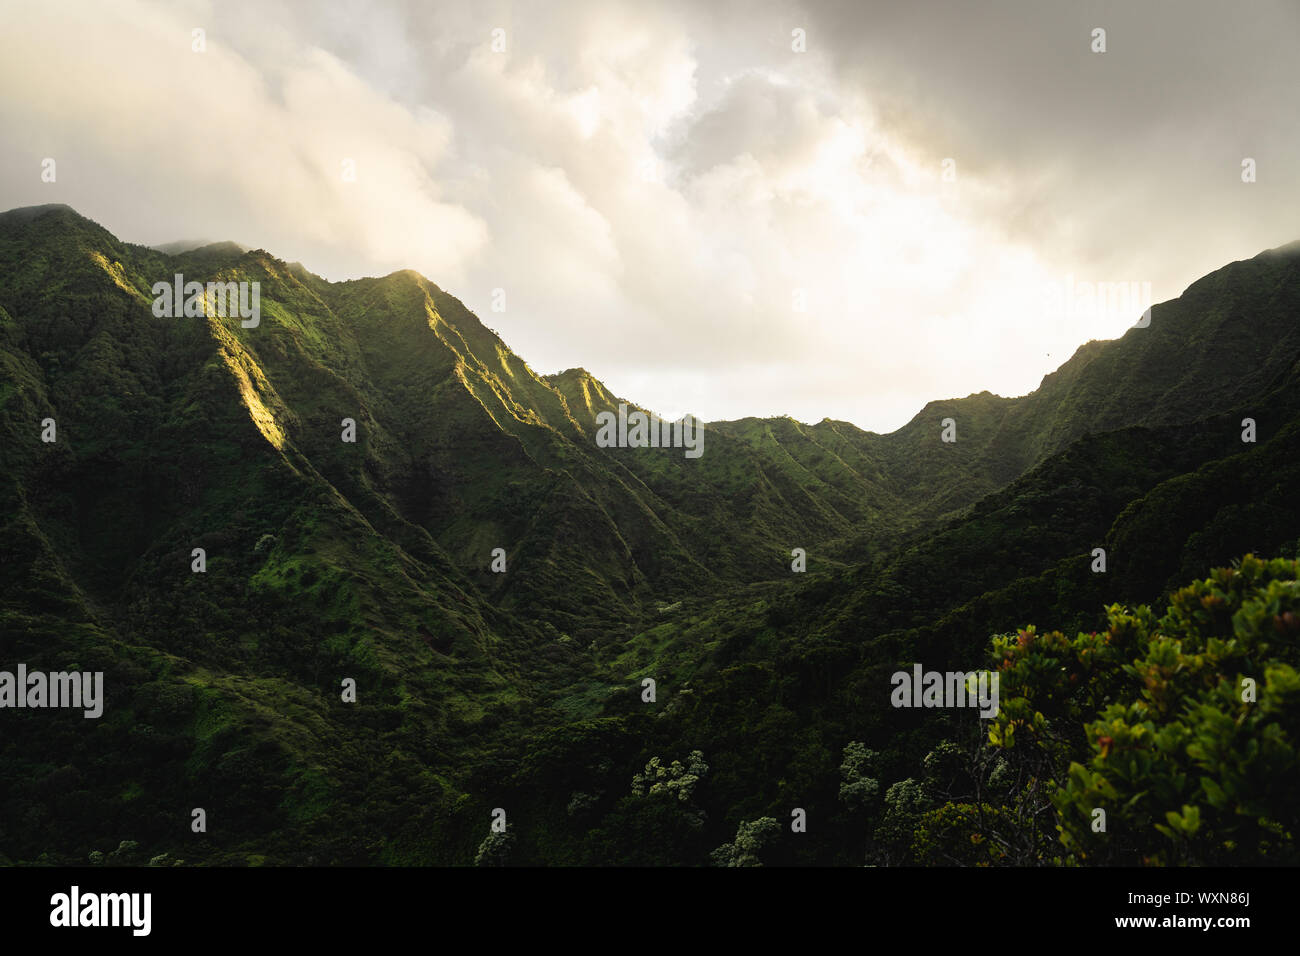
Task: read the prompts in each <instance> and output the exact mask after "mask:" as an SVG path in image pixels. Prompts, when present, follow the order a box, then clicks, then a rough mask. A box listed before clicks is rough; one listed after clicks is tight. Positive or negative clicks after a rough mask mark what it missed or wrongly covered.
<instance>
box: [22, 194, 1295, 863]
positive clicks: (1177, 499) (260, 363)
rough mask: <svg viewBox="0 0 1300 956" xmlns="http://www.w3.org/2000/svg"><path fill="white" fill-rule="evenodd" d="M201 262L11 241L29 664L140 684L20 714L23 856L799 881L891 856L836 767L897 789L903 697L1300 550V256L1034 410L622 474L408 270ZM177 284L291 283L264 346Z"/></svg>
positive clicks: (1051, 386) (761, 437) (936, 734)
mask: <svg viewBox="0 0 1300 956" xmlns="http://www.w3.org/2000/svg"><path fill="white" fill-rule="evenodd" d="M191 245H193V244H189V243H175V244H171V245H170V246H165V247H159V248H156V249H151V248H146V247H143V246H139V245H132V244H128V243H123V242H120V241H119V240H118V239H116V238H115V237H114V236H113V235H111V234H110V233H109V232H108V231H107V230H105V229H103V228H102V227H100V226H99V225H97V224H96V223H93V222H91V221H90V220H88V219H85V218H83V217H81V216H80V215H78V214H77V213H76V212H74V211H73V210H72V209H70V208H68V207H66V206H40V207H32V208H27V209H17V210H12V211H10V212H7V213H3V214H0V429H2V435H3V437H2V438H0V516H2V517H0V521H3V531H2V534H0V542H2V543H0V590H2V597H0V625H2V627H3V631H2V634H3V637H2V638H0V669H6V668H8V669H12V666H13V665H14V664H15V663H17V662H25V663H26V665H27V666H28V667H29V668H32V669H44V670H48V671H62V670H69V669H72V670H78V669H79V670H102V671H103V672H104V674H105V694H106V702H105V706H104V716H103V717H102V718H99V719H97V720H87V719H83V718H82V716H81V714H80V713H76V714H68V713H58V714H53V713H51V712H48V711H38V710H21V711H20V710H13V711H0V720H3V721H5V722H7V726H6V727H5V732H4V734H3V735H0V754H2V758H0V862H4V860H6V859H7V860H8V861H10V862H36V861H42V860H43V861H46V862H53V863H69V862H84V861H85V860H86V859H87V857H88V856H89V855H90V854H92V853H99V854H102V856H100V857H96V859H105V860H108V861H110V862H113V861H116V862H146V861H148V860H150V859H158V860H160V861H161V862H170V861H174V860H184V861H186V862H189V863H214V862H221V863H236V864H242V863H260V862H267V863H471V862H474V861H475V860H476V858H477V859H478V860H479V861H480V862H484V861H487V862H491V861H493V860H505V861H507V862H518V863H582V862H585V863H702V862H709V860H710V859H711V858H712V857H711V856H710V854H711V852H712V851H713V850H714V849H715V848H718V847H721V846H722V845H723V844H726V843H727V841H729V840H733V838H735V836H736V832H737V827H738V826H740V825H741V824H744V823H746V822H747V821H752V820H754V819H756V818H760V817H763V816H772V817H774V818H775V819H778V820H781V821H785V820H788V819H789V817H790V809H789V808H790V807H796V806H797V807H805V808H809V814H810V817H815V818H816V819H817V820H818V824H817V826H815V827H811V826H810V828H809V831H808V833H807V834H804V835H803V836H804V837H806V838H805V839H802V840H794V839H790V838H789V836H788V835H787V837H786V838H785V839H784V840H783V841H781V842H779V843H777V844H774V846H773V849H772V850H771V854H772V856H771V859H770V861H769V862H787V863H861V862H863V849H862V847H863V839H864V838H863V836H862V830H863V827H864V826H868V824H867V823H864V818H863V817H862V816H861V815H860V814H859V815H857V816H855V815H854V813H852V812H851V808H850V807H849V806H848V805H846V803H845V800H844V799H843V798H842V794H841V792H840V788H841V786H842V784H843V782H844V773H845V771H844V769H843V767H842V761H843V759H844V758H843V754H844V750H845V747H846V746H847V745H848V744H849V743H850V742H852V741H863V742H865V743H866V745H867V746H868V747H870V748H873V749H874V750H875V751H876V752H877V753H878V754H879V755H880V757H879V760H880V765H879V767H878V768H876V770H875V771H874V772H876V773H877V774H878V775H879V779H880V780H881V781H889V780H905V779H908V778H910V777H911V776H912V775H913V774H914V772H915V768H917V767H918V766H920V765H921V763H922V761H923V758H925V757H926V754H927V753H929V752H931V750H932V749H933V747H934V746H935V744H936V743H938V742H939V741H941V740H943V739H946V737H945V735H948V736H951V733H950V731H951V728H950V727H949V726H948V724H947V720H948V717H947V716H946V715H936V714H931V713H925V712H916V711H899V710H894V709H891V708H890V706H889V702H888V673H889V672H890V671H892V670H893V669H894V668H895V667H896V666H898V665H900V664H901V663H905V662H910V661H918V660H924V661H925V662H926V663H927V665H928V664H930V663H933V664H934V665H935V666H940V667H942V666H948V665H952V666H962V667H975V666H979V665H980V664H981V662H982V661H983V660H984V659H985V655H986V652H987V646H988V640H989V638H990V636H992V635H995V634H1000V633H1005V632H1008V631H1015V629H1016V628H1018V627H1022V626H1024V625H1026V624H1029V623H1033V622H1037V623H1038V624H1040V625H1042V626H1045V627H1061V628H1063V629H1067V630H1068V629H1078V628H1082V629H1085V630H1086V629H1088V628H1090V627H1096V626H1098V622H1099V621H1100V619H1101V614H1102V611H1103V608H1104V606H1105V605H1107V604H1110V603H1112V602H1115V601H1125V602H1149V601H1155V600H1158V599H1159V598H1160V597H1161V596H1162V595H1163V594H1164V593H1165V592H1166V591H1167V590H1168V589H1170V588H1172V587H1175V586H1177V585H1179V584H1180V583H1182V582H1185V581H1186V580H1188V579H1191V578H1194V577H1198V576H1204V575H1205V574H1207V573H1208V572H1209V570H1210V568H1212V567H1215V566H1217V565H1224V564H1227V563H1229V562H1230V561H1232V560H1233V559H1236V558H1238V557H1240V556H1241V555H1242V554H1245V553H1247V552H1251V551H1253V552H1255V553H1257V554H1263V555H1270V556H1273V555H1284V556H1286V557H1294V556H1295V554H1296V551H1297V548H1298V547H1300V504H1297V501H1298V500H1300V499H1298V498H1297V491H1300V470H1298V469H1300V465H1297V461H1296V457H1297V456H1296V454H1295V450H1296V448H1298V447H1300V443H1298V442H1297V438H1298V437H1300V436H1298V430H1300V243H1292V244H1291V245H1288V246H1285V247H1282V248H1279V249H1274V250H1271V251H1268V252H1264V253H1261V254H1260V255H1258V256H1256V257H1254V258H1253V259H1249V260H1245V261H1241V262H1235V263H1232V264H1230V265H1228V266H1225V267H1224V268H1222V269H1220V270H1218V271H1216V272H1214V273H1212V274H1210V275H1208V276H1206V277H1204V278H1202V279H1200V280H1199V281H1197V282H1195V283H1193V284H1192V285H1191V286H1190V287H1189V288H1188V289H1187V290H1186V291H1185V292H1184V293H1183V295H1182V296H1180V297H1179V298H1177V299H1174V300H1172V301H1169V302H1164V303H1160V304H1157V305H1156V306H1155V307H1154V309H1153V311H1152V317H1151V322H1150V325H1149V327H1146V328H1133V329H1131V330H1129V331H1128V332H1127V333H1126V334H1125V335H1124V336H1123V337H1122V338H1120V339H1117V340H1114V341H1108V342H1095V341H1094V342H1089V343H1087V344H1085V345H1083V346H1081V347H1080V348H1079V349H1078V351H1077V352H1076V353H1075V354H1074V356H1073V357H1072V358H1071V359H1070V360H1069V361H1068V362H1066V363H1065V364H1064V365H1062V366H1061V367H1060V368H1059V369H1058V370H1057V371H1056V372H1054V373H1052V374H1050V375H1048V376H1047V377H1046V378H1044V379H1043V382H1042V384H1041V385H1040V387H1039V388H1038V389H1037V390H1036V391H1034V392H1033V393H1031V394H1030V395H1027V396H1024V397H1021V398H1011V399H1009V398H1001V397H999V396H996V395H992V394H990V393H988V392H983V393H980V394H978V395H971V396H968V397H966V398H961V399H951V400H943V401H935V402H931V403H930V404H928V405H927V406H926V407H925V408H924V409H922V410H921V412H919V413H918V414H917V416H916V417H915V418H913V419H912V421H910V422H909V423H908V424H907V425H905V426H903V427H902V428H900V429H898V430H897V431H895V432H892V433H890V434H886V435H879V434H876V433H873V432H867V431H863V430H861V429H859V428H857V427H855V426H853V425H851V424H849V423H847V422H839V421H832V420H829V419H827V420H823V421H822V422H820V423H818V424H816V425H811V426H809V425H804V424H801V423H799V422H795V421H793V420H791V419H788V418H778V419H771V418H764V419H760V418H748V419H742V420H740V421H731V422H712V423H707V424H705V425H704V426H703V427H704V433H705V436H706V437H705V442H704V448H705V451H704V454H703V455H702V456H701V457H699V458H695V459H692V458H687V457H685V456H683V455H682V454H681V452H680V450H677V451H673V452H671V453H667V450H664V449H654V448H603V447H599V446H598V444H597V442H596V441H595V434H596V431H597V416H598V415H599V414H600V413H601V412H604V411H617V409H618V406H619V404H620V403H623V404H627V405H628V406H630V407H631V408H633V409H636V408H639V406H637V405H636V404H635V402H634V401H632V400H630V399H625V398H621V397H618V396H615V395H613V394H612V393H611V392H610V391H609V389H607V388H606V387H605V386H604V385H602V384H601V382H600V381H599V380H597V379H596V378H595V377H594V376H593V375H591V374H590V373H589V372H587V371H585V370H583V369H570V370H568V371H565V372H561V373H559V374H556V375H538V374H536V373H534V372H533V371H532V369H530V368H529V367H528V365H527V364H526V363H525V362H524V361H523V360H522V359H521V358H520V357H519V356H517V355H515V354H514V353H513V352H512V351H511V350H510V349H509V348H508V347H507V346H506V344H505V343H504V342H503V341H502V340H501V339H500V338H499V337H498V336H497V335H496V334H495V333H494V332H492V331H491V330H489V329H487V328H486V327H485V326H484V325H483V324H482V323H481V322H480V321H479V320H478V318H477V317H475V316H474V315H473V314H472V313H471V312H469V311H468V310H467V309H466V308H465V307H464V306H463V305H462V303H461V302H460V301H459V300H457V299H456V298H455V297H454V296H452V295H450V294H448V293H447V292H444V291H443V290H442V289H440V288H439V287H438V286H436V285H434V284H433V283H432V282H430V281H429V280H428V279H426V278H424V277H423V276H420V275H419V274H417V273H415V272H410V271H403V272H397V273H393V274H392V275H389V276H386V277H384V278H377V279H360V280H355V281H347V282H328V281H326V280H324V279H322V278H321V277H319V276H316V275H313V274H312V273H310V272H308V271H306V270H305V269H304V268H303V267H302V266H301V265H299V264H296V263H295V264H292V265H290V264H286V263H284V262H282V261H281V260H279V259H276V258H275V257H274V256H272V255H271V254H269V253H267V252H265V251H263V250H260V249H256V250H246V249H244V248H242V247H240V246H237V245H235V244H233V243H212V244H201V245H199V246H198V247H197V248H189V247H190V246H191ZM177 273H180V274H183V276H184V278H185V280H186V281H197V282H201V283H208V282H219V283H226V282H235V283H240V282H250V283H251V282H257V283H259V287H260V310H261V320H260V323H259V324H257V325H256V327H245V326H243V325H242V324H241V322H240V319H239V317H238V316H229V317H220V316H216V315H203V316H198V317H188V318H187V317H160V316H157V315H155V314H154V310H153V308H152V304H153V302H154V298H155V296H154V293H153V291H152V290H153V287H154V285H155V283H158V282H164V283H170V282H171V281H172V278H173V276H174V275H175V274H177ZM1134 319H1135V320H1136V319H1137V316H1134ZM718 360H719V362H722V361H725V357H721V356H720V357H719V359H718ZM948 418H951V419H953V420H954V422H955V426H956V435H957V440H956V441H955V442H952V443H949V442H944V441H942V440H941V421H942V420H944V419H948ZM1247 418H1249V419H1251V420H1253V423H1254V424H1253V428H1254V431H1255V435H1254V438H1255V440H1254V441H1253V442H1249V443H1247V442H1243V440H1242V433H1243V428H1244V426H1243V420H1244V419H1247ZM49 420H52V421H53V423H54V428H55V435H56V437H55V439H54V440H53V441H49V440H43V436H45V437H46V438H47V439H48V437H49V436H48V434H47V433H48V427H47V426H46V424H45V423H46V422H47V421H49ZM345 420H351V422H352V423H353V428H354V434H355V442H349V441H345V440H343V436H344V433H345V430H346V429H347V427H348V426H347V423H346V422H345ZM1094 548H1104V549H1105V550H1106V555H1107V561H1108V567H1107V570H1106V573H1104V574H1097V573H1092V572H1091V571H1090V563H1091V562H1092V561H1093V560H1094V557H1093V549H1094ZM195 549H202V552H203V555H202V561H203V565H204V568H205V569H204V570H203V571H202V572H198V571H195V570H194V566H195V561H196V557H195ZM496 549H501V550H500V552H498V551H496ZM795 549H803V550H804V551H805V552H806V556H807V557H806V561H807V573H804V574H799V573H795V572H793V571H792V570H791V564H792V561H794V560H795V556H794V555H793V554H792V552H793V551H794V550H795ZM502 553H503V560H504V565H505V570H504V571H494V570H493V565H494V563H496V564H497V566H498V567H500V561H501V560H502V558H501V557H498V556H500V555H502ZM646 678H653V679H654V681H655V682H656V688H655V696H656V699H655V700H654V701H653V702H651V701H647V700H645V699H643V695H644V694H645V689H644V686H643V681H644V680H645V679H646ZM348 680H351V681H355V687H356V701H355V703H353V702H350V701H345V700H344V699H343V695H342V693H341V687H343V686H344V683H345V681H348ZM697 750H698V751H700V752H701V753H702V754H703V757H702V760H703V761H704V763H706V764H707V772H706V771H703V770H702V771H700V772H698V773H696V772H693V771H690V766H691V764H690V757H689V755H690V754H691V752H693V751H697ZM652 758H662V760H661V761H659V762H658V763H656V764H655V766H656V767H657V768H658V769H657V770H656V771H645V767H646V764H647V762H649V761H651V759H652ZM674 760H677V761H680V763H679V764H678V765H677V768H676V769H675V770H674V769H671V765H672V761H674ZM701 766H703V764H701ZM639 773H640V774H643V776H645V775H646V774H648V776H649V777H652V778H654V779H655V780H657V781H658V783H659V784H661V785H667V783H669V782H671V783H672V787H673V788H674V789H673V792H674V793H677V794H685V795H686V798H683V799H682V800H680V801H678V804H679V805H673V804H672V803H671V802H670V803H662V802H661V803H653V804H651V803H648V802H647V801H648V800H649V797H646V796H644V795H638V794H637V792H636V791H637V787H638V786H641V787H642V789H643V790H644V791H646V792H649V790H652V789H653V785H652V784H649V783H645V782H644V781H643V785H639V784H636V783H634V777H636V776H637V775H638V774H639ZM655 774H658V776H655ZM688 778H691V779H690V781H689V783H683V782H682V781H685V780H687V779H688ZM884 785H885V784H882V787H883V786H884ZM687 798H688V799H687ZM687 807H689V808H690V809H689V812H687V810H686V808H687ZM195 808H203V809H204V810H205V813H206V820H207V829H206V832H202V833H195V832H193V830H192V828H191V818H192V811H193V810H194V809H195ZM496 808H504V809H505V810H506V813H507V817H508V819H509V821H510V822H509V825H508V828H507V830H506V834H499V835H496V836H493V835H492V834H491V831H490V830H489V824H490V822H491V819H492V818H491V813H492V811H493V810H494V809H496ZM814 810H815V811H817V812H816V814H814V812H813V811H814ZM876 822H877V823H879V821H876ZM875 825H876V824H875V823H872V824H870V826H873V827H874V826H875ZM881 825H882V826H883V824H881ZM783 826H784V823H783ZM786 829H787V830H788V828H786ZM507 834H508V836H507ZM114 854H116V856H114Z"/></svg>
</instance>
